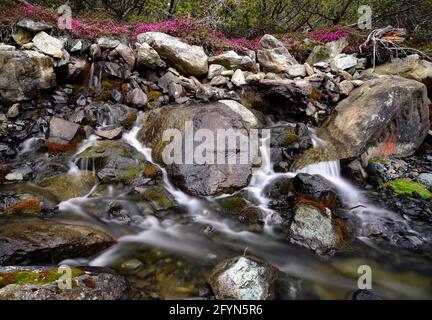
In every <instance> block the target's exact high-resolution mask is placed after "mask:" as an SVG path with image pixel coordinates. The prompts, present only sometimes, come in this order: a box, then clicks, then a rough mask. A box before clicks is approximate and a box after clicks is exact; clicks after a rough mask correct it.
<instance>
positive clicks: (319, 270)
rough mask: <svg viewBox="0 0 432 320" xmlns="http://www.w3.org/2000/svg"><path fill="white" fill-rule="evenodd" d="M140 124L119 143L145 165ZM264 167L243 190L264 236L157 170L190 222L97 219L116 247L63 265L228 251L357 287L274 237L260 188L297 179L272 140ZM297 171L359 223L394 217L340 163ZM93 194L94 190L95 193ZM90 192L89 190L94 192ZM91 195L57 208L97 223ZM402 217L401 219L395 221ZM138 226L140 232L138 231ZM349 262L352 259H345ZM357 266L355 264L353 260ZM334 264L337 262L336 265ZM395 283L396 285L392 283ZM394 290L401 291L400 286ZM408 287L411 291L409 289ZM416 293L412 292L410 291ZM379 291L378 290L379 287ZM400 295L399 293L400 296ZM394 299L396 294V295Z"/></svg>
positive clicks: (322, 281) (264, 147)
mask: <svg viewBox="0 0 432 320" xmlns="http://www.w3.org/2000/svg"><path fill="white" fill-rule="evenodd" d="M141 120H142V114H140V115H139V117H138V120H137V122H136V125H135V126H134V127H133V128H132V129H131V130H130V131H129V132H127V133H124V134H123V137H122V139H123V141H125V142H127V143H128V144H130V145H131V146H133V147H134V148H135V149H137V150H138V151H139V152H141V153H142V154H143V155H144V157H145V158H146V160H147V161H150V162H152V157H151V149H149V148H146V147H144V146H143V145H142V144H141V143H140V142H139V140H138V139H137V135H138V131H139V129H140V124H141ZM95 139H97V137H95V136H92V137H91V138H90V139H89V140H88V141H85V142H84V143H82V145H81V147H80V148H79V149H80V150H79V152H81V151H83V150H84V149H85V148H87V147H88V145H89V144H91V143H92V142H93V141H94V140H95ZM313 140H314V141H313V143H314V146H315V147H321V148H323V147H325V145H324V142H323V141H320V140H318V139H313ZM260 152H261V157H262V164H261V166H260V167H259V168H257V169H255V170H254V172H253V176H252V179H251V182H250V184H249V186H248V187H246V188H245V189H244V191H246V192H248V193H249V194H251V195H252V196H253V198H254V199H255V202H256V205H257V206H258V207H259V208H260V209H261V210H262V211H263V212H264V214H265V217H264V222H265V226H264V232H262V233H255V232H250V231H245V230H239V229H238V228H237V227H236V226H234V225H233V224H232V223H231V222H230V221H228V220H225V219H221V217H220V216H218V215H215V214H214V213H213V212H212V210H211V207H209V204H211V203H212V202H214V200H215V199H212V198H196V197H191V196H189V195H187V194H185V193H184V192H182V191H181V190H179V189H177V188H176V187H175V186H174V185H173V184H172V183H171V181H170V180H169V177H168V175H167V172H166V170H165V169H164V168H162V167H160V168H161V170H162V172H163V185H164V187H165V189H166V190H167V191H168V192H169V193H171V195H172V196H173V197H174V198H175V199H176V201H177V202H178V203H179V204H180V205H181V206H182V207H184V208H186V209H187V213H186V214H185V215H183V218H185V219H187V221H189V222H188V223H186V224H182V223H180V224H179V223H178V222H176V221H175V219H173V218H170V217H166V218H160V217H157V216H153V215H147V216H144V218H143V219H141V220H140V221H139V222H137V223H136V224H135V229H134V230H135V231H133V230H131V229H130V228H127V229H124V226H119V225H118V224H115V223H114V224H113V223H112V222H110V221H109V220H103V219H102V221H98V222H97V224H98V225H99V226H101V227H103V228H105V229H108V230H109V231H110V232H111V233H112V234H115V235H117V236H118V243H117V244H116V245H115V246H113V247H111V248H110V249H108V250H106V251H105V252H103V253H102V254H101V255H99V256H98V257H96V258H94V259H93V260H91V261H88V260H83V259H77V260H67V261H64V263H67V264H70V265H73V264H81V265H82V264H83V263H88V264H89V265H93V266H107V265H108V266H109V265H114V264H116V263H118V261H123V260H125V259H127V258H128V257H129V256H133V255H134V252H135V251H136V250H138V249H139V248H142V247H143V246H145V247H147V248H156V249H158V250H163V251H167V252H174V253H176V254H179V255H180V256H187V257H191V258H194V259H197V260H199V261H211V260H213V259H215V257H220V256H232V252H243V251H245V250H247V252H249V253H251V254H254V255H257V256H260V257H262V258H264V259H266V260H267V261H269V262H270V263H272V264H273V265H275V266H276V267H278V268H279V269H280V270H281V271H282V272H285V273H286V274H288V275H291V276H295V277H298V278H301V279H304V280H305V281H307V282H308V283H311V284H313V285H312V287H313V286H315V285H316V284H319V285H323V286H330V287H334V288H338V290H342V291H343V292H346V291H347V290H355V289H356V280H355V279H352V278H351V277H348V276H346V275H345V274H343V273H340V272H337V271H336V270H337V269H335V266H334V265H332V264H329V263H328V262H326V261H322V260H321V259H320V258H319V256H317V255H316V254H314V253H311V252H309V251H308V250H304V249H302V248H299V247H296V246H293V245H290V244H289V243H288V242H287V241H285V240H284V239H280V238H277V237H275V233H274V231H273V226H272V222H271V219H270V217H271V216H272V214H273V211H272V210H271V209H270V208H269V207H268V204H269V199H267V198H266V197H265V196H264V192H263V191H264V189H265V188H266V186H268V185H269V184H270V183H271V182H272V181H273V180H275V179H277V178H280V177H287V178H292V177H294V176H295V175H296V173H295V172H289V173H276V172H274V170H273V166H272V163H271V159H270V137H269V136H267V137H263V138H262V141H261V146H260ZM301 172H305V173H310V174H320V175H322V176H324V177H325V178H327V179H328V180H330V181H331V182H332V183H334V184H335V185H336V187H337V188H338V189H339V191H340V192H341V194H342V197H343V199H344V201H345V202H346V203H347V204H348V205H349V206H352V207H355V206H358V205H363V206H364V207H365V208H364V207H358V208H356V209H354V210H352V211H351V212H350V214H352V215H353V216H355V217H356V218H358V219H360V220H362V225H367V224H370V223H378V224H379V223H382V221H383V220H388V219H390V220H391V219H396V218H399V217H396V215H395V214H393V213H391V212H389V211H387V210H383V209H378V208H375V207H373V206H371V205H370V204H368V203H367V201H366V200H365V199H364V198H363V197H362V195H361V192H360V191H359V190H357V189H356V188H355V187H354V186H352V185H351V184H350V183H349V182H347V181H345V180H344V179H343V178H342V177H341V175H340V165H339V162H338V161H334V162H324V163H318V164H314V165H311V166H308V167H306V168H304V169H302V170H301ZM77 173H79V169H78V167H77V166H76V164H73V163H72V162H71V170H70V174H77ZM93 191H94V190H93ZM93 191H92V192H93ZM92 192H90V193H89V194H88V195H87V196H85V197H81V198H76V199H71V200H68V201H66V202H63V203H61V204H60V205H59V208H60V210H61V211H62V212H64V213H69V216H70V215H72V216H76V217H77V218H78V219H80V220H84V221H87V223H95V222H96V221H95V220H98V219H95V218H90V217H88V216H89V214H88V213H87V209H86V208H87V205H88V204H91V203H92V201H95V198H94V196H91V194H92ZM104 197H105V199H106V200H110V201H111V200H115V201H122V202H125V203H126V202H128V201H130V200H128V198H127V194H126V193H121V192H120V193H119V192H118V191H115V190H113V189H111V191H109V192H108V193H107V194H106V195H105V196H104ZM399 219H400V218H399ZM206 226H210V227H211V229H213V230H215V232H217V234H218V236H217V238H216V239H213V240H210V239H209V238H208V237H207V236H206V235H205V234H204V233H203V232H202V230H203V228H205V227H206ZM136 228H138V232H137V229H136ZM360 231H361V230H359V233H358V236H359V238H360V239H361V240H364V242H365V243H366V244H368V245H369V248H370V247H372V248H374V246H373V243H372V242H370V241H368V240H369V239H368V238H366V237H362V233H361V232H360ZM347 261H348V263H351V262H350V261H351V260H347ZM354 261H355V263H358V261H356V260H354ZM335 263H336V262H335ZM377 282H378V284H379V286H380V289H381V290H384V291H385V290H390V293H388V294H390V295H391V294H394V293H391V292H394V291H398V290H397V289H395V288H393V287H392V286H394V283H393V284H392V285H390V284H388V283H386V282H385V281H382V282H380V281H377ZM396 283H397V281H396ZM395 287H397V288H399V287H400V286H399V284H398V285H396V286H395ZM411 289H412V288H411ZM412 290H414V291H412ZM412 290H411V291H410V294H411V295H412V296H418V297H422V296H424V293H423V292H421V291H416V290H415V289H412ZM378 291H379V289H378ZM398 294H402V293H400V292H399V293H398ZM396 296H397V295H396Z"/></svg>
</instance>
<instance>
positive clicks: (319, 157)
mask: <svg viewBox="0 0 432 320" xmlns="http://www.w3.org/2000/svg"><path fill="white" fill-rule="evenodd" d="M335 160H338V158H337V156H336V154H335V153H334V152H333V151H332V150H331V149H330V148H328V149H320V148H311V149H308V150H306V151H305V153H303V155H301V156H300V157H299V158H298V159H297V160H296V161H295V162H294V168H295V169H296V170H300V169H303V168H305V167H307V166H310V165H312V164H316V163H320V162H327V161H335Z"/></svg>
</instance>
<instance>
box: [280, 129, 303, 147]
mask: <svg viewBox="0 0 432 320" xmlns="http://www.w3.org/2000/svg"><path fill="white" fill-rule="evenodd" d="M282 139H283V142H284V144H285V145H291V144H294V143H297V142H299V141H300V137H299V136H298V135H297V134H295V133H292V132H290V131H286V132H284V133H283V137H282Z"/></svg>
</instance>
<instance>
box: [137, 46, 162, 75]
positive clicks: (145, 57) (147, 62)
mask: <svg viewBox="0 0 432 320" xmlns="http://www.w3.org/2000/svg"><path fill="white" fill-rule="evenodd" d="M136 47H137V49H136V52H137V64H138V67H140V68H150V69H154V70H157V69H165V68H166V63H165V62H164V61H163V60H162V59H161V57H160V56H159V54H158V53H157V51H156V50H155V49H153V48H152V47H150V45H149V44H148V43H145V42H144V43H137V44H136Z"/></svg>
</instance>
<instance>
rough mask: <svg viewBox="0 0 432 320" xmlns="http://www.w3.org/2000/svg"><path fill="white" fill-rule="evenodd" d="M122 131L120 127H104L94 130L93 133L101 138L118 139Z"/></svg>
mask: <svg viewBox="0 0 432 320" xmlns="http://www.w3.org/2000/svg"><path fill="white" fill-rule="evenodd" d="M122 133H123V128H122V127H106V128H101V129H99V130H96V131H95V134H96V135H97V136H99V137H101V138H102V139H108V140H115V139H120V137H121V136H122Z"/></svg>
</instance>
